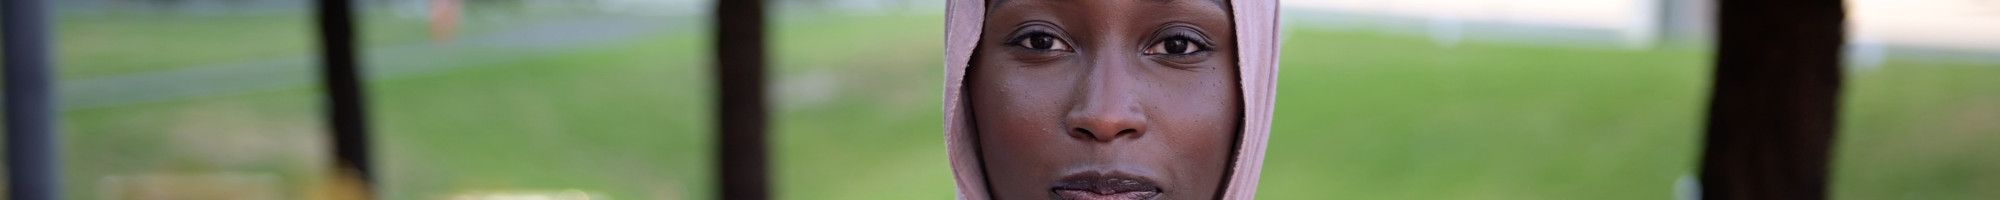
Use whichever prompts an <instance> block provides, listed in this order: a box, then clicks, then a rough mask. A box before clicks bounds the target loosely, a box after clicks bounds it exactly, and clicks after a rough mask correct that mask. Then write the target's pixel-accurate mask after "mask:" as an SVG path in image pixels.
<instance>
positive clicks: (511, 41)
mask: <svg viewBox="0 0 2000 200" xmlns="http://www.w3.org/2000/svg"><path fill="white" fill-rule="evenodd" d="M688 21H690V20H662V19H658V18H652V19H647V18H636V17H612V16H592V17H566V18H562V19H551V20H544V21H541V22H535V23H531V24H529V25H523V26H517V27H512V28H509V29H503V30H498V31H494V32H488V33H482V34H479V35H473V36H470V37H462V38H459V39H460V40H458V41H456V42H454V43H451V44H444V45H434V44H430V43H428V42H424V43H419V44H399V45H390V46H380V47H366V46H364V48H366V50H364V51H363V53H362V55H361V56H362V65H363V66H364V67H366V68H365V70H363V71H364V73H366V74H364V75H363V76H364V77H367V78H368V79H372V80H381V79H390V78H396V77H404V76H409V75H418V74H428V73H442V72H448V71H451V70H454V69H455V68H462V67H466V66H491V65H493V64H500V63H507V62H516V61H519V60H520V59H521V58H522V57H526V55H535V54H546V53H552V52H559V51H564V50H572V49H575V48H581V47H589V46H592V45H602V44H609V43H614V42H622V41H630V40H633V39H638V38H641V37H643V36H646V35H650V34H682V33H686V32H690V31H691V30H688V29H689V28H690V27H692V26H690V25H689V24H688V23H689V22H688ZM317 59H318V56H317V55H299V56H292V57H279V58H269V59H261V60H253V61H244V62H236V63H223V64H213V65H204V66H198V67H189V68H180V69H175V70H167V71H160V72H152V73H143V74H129V75H117V76H107V77H97V78H88V79H80V80H65V81H62V82H61V83H60V84H59V85H58V87H60V88H59V91H58V92H59V94H60V95H61V99H60V101H61V102H62V103H63V107H64V108H65V109H87V108H99V107H107V106H118V105H130V104H137V103H147V102H161V101H171V100H178V99H187V98H194V97H202V96H215V95H230V94H241V93H248V92H255V91H269V90H278V89H289V88H297V87H306V86H311V85H312V84H317V83H318V82H319V76H318V68H317V64H316V61H317Z"/></svg>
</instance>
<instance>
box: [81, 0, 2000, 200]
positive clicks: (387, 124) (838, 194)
mask: <svg viewBox="0 0 2000 200" xmlns="http://www.w3.org/2000/svg"><path fill="white" fill-rule="evenodd" d="M780 18H782V19H784V20H780V22H779V23H776V24H774V25H773V26H772V29H771V30H772V31H775V33H774V34H773V35H772V36H773V37H774V38H773V43H772V44H773V45H774V46H773V47H774V51H773V52H772V56H773V59H774V60H773V61H774V62H773V64H774V66H773V67H774V68H775V70H774V72H773V74H772V77H773V79H772V80H773V83H771V84H770V85H771V87H772V88H771V89H772V90H775V91H774V93H773V95H775V97H776V98H775V99H774V101H773V102H771V103H772V105H773V106H774V108H776V111H777V113H775V115H774V116H773V119H774V121H773V122H774V127H773V130H774V131H775V133H774V134H776V135H775V137H774V138H773V141H772V142H773V145H772V147H773V148H775V149H774V151H773V152H774V153H775V155H774V156H775V158H776V160H775V161H774V162H775V164H776V167H775V170H776V171H775V172H774V173H775V175H776V177H775V178H776V181H777V183H776V184H775V186H776V189H777V195H778V197H780V198H786V199H948V198H951V197H952V195H953V192H952V185H951V183H952V182H951V177H950V175H949V174H950V171H949V170H948V169H947V168H948V167H949V166H948V165H947V163H946V159H945V157H944V151H943V143H942V141H943V137H942V135H941V129H942V127H940V124H941V123H940V118H941V117H940V116H939V115H940V114H941V113H940V112H939V111H938V110H939V109H940V108H941V106H940V105H939V102H938V99H939V97H940V96H939V95H940V92H941V91H942V90H941V88H938V87H939V85H940V84H939V83H940V81H941V80H942V77H941V75H942V74H943V71H942V69H941V68H939V67H940V66H939V63H941V62H942V61H941V60H942V56H941V55H940V53H939V52H942V51H941V44H940V42H941V41H942V39H941V37H942V35H943V34H942V33H941V30H942V28H941V27H940V26H941V25H942V22H941V20H942V17H940V16H935V15H894V14H890V15H869V16H806V17H801V16H786V17H780ZM695 27H705V26H695ZM301 30H303V29H301ZM1291 31H1292V32H1289V33H1288V36H1287V37H1288V38H1287V39H1286V42H1287V43H1286V46H1285V48H1286V49H1285V53H1286V54H1285V55H1284V61H1283V65H1284V68H1283V70H1282V71H1283V72H1282V74H1281V83H1280V84H1279V85H1281V86H1282V87H1281V88H1282V91H1280V92H1279V94H1280V95H1281V96H1279V97H1280V98H1279V100H1278V101H1279V105H1280V107H1279V108H1280V109H1279V112H1277V115H1278V116H1277V117H1276V119H1277V121H1276V122H1275V124H1276V125H1275V126H1276V127H1274V131H1275V132H1276V133H1275V134H1274V136H1273V138H1272V143H1271V146H1270V149H1269V150H1270V155H1269V156H1270V157H1269V158H1268V159H1267V161H1266V166H1265V167H1266V168H1265V169H1264V170H1265V176H1264V177H1262V178H1263V180H1262V181H1263V182H1262V188H1260V189H1261V191H1260V193H1259V195H1260V197H1265V198H1268V199H1326V198H1329V197H1335V198H1352V199H1665V198H1669V197H1671V195H1672V194H1673V193H1672V191H1673V187H1674V185H1675V181H1676V180H1678V179H1680V178H1681V177H1683V176H1692V174H1693V173H1694V167H1695V163H1694V162H1695V160H1696V157H1695V156H1696V154H1697V152H1698V151H1699V148H1698V147H1699V143H1698V141H1699V135H1697V133H1698V132H1700V123H1701V120H1700V119H1701V117H1702V115H1703V112H1702V110H1703V109H1705V106H1703V105H1704V103H1703V101H1705V99H1706V98H1705V95H1706V90H1707V89H1706V88H1707V85H1706V81H1707V79H1706V78H1705V77H1706V76H1707V74H1708V70H1707V68H1706V67H1705V65H1706V64H1707V61H1706V60H1707V54H1706V52H1704V51H1700V50H1689V49H1663V50H1643V51H1628V50H1603V49H1577V48H1558V47H1537V46H1522V45H1510V44H1500V43H1480V42H1470V43H1465V44H1460V45H1458V46H1457V47H1453V48H1443V47H1438V46H1436V45H1432V44H1431V43H1429V41H1427V40H1425V39H1423V38H1422V37H1410V36H1399V35H1385V34H1375V33H1361V32H1344V31H1331V30H1321V29H1312V28H1304V27H1300V28H1296V29H1293V30H1291ZM102 37H107V38H109V37H124V36H102ZM160 37H166V36H160ZM302 37H303V36H302ZM413 37H414V36H413ZM706 37H707V36H704V35H699V34H682V35H664V36H651V37H643V38H640V39H637V40H635V41H633V42H625V43H619V44H609V45H603V46H596V47H590V48H584V49H583V50H578V51H574V52H564V53H554V54H545V55H534V56H528V57H525V58H520V59H521V60H523V62H514V63H505V64H495V65H488V66H474V67H468V68H464V70H460V71H453V72H451V73H440V74H430V75H422V76H410V77H401V78H397V79H391V80H378V81H375V82H371V83H370V89H371V93H372V95H373V96H371V97H370V98H371V101H373V106H374V107H373V108H372V110H371V111H372V112H373V113H372V114H373V115H374V116H375V117H374V118H373V119H374V121H373V122H374V123H375V125H376V126H375V131H376V135H377V136H376V139H377V140H376V141H379V143H378V144H379V145H380V146H377V147H376V148H375V149H376V151H377V152H379V153H380V156H379V157H377V160H376V161H377V162H378V163H380V165H379V166H380V169H382V170H383V173H381V176H382V177H383V180H384V181H385V184H386V185H384V186H383V187H384V188H386V190H387V191H386V192H388V193H387V194H386V195H387V196H388V197H391V198H392V199H438V198H447V197H451V196H452V195H455V194H463V193H475V192H492V191H569V190H576V191H583V192H587V193H591V194H594V195H600V196H605V197H609V198H612V199H708V198H711V197H713V194H712V192H711V190H713V188H712V187H713V186H712V185H710V184H709V183H710V182H712V177H711V175H710V174H711V172H712V171H713V169H712V163H710V162H709V160H711V159H712V157H711V156H710V154H711V151H710V149H712V148H713V146H712V144H710V141H711V140H712V136H710V135H709V134H710V133H709V131H710V130H711V128H710V124H711V123H712V122H711V121H710V119H709V118H710V113H711V112H712V110H711V109H710V108H709V107H710V106H709V105H711V103H712V102H710V101H711V98H712V94H713V93H714V91H712V90H711V89H710V85H709V82H710V80H709V79H708V78H707V77H708V75H709V74H708V73H709V71H708V70H707V67H706V66H707V65H708V60H707V57H708V56H709V53H708V52H707V51H706V50H705V48H706V46H707V45H709V43H708V42H707V38H706ZM71 38H74V37H71ZM154 39H161V38H154ZM133 40H140V39H133ZM160 43H164V42H160ZM298 43H299V44H300V45H304V44H305V43H303V42H298ZM216 48H222V47H216ZM259 48H263V47H259ZM172 52H185V51H172ZM192 54H206V53H192ZM95 55H97V56H91V57H88V58H90V59H97V58H99V57H100V56H104V57H106V59H111V58H109V57H108V56H112V55H123V56H137V57H145V58H149V59H152V57H169V56H156V55H149V54H140V53H122V54H110V53H106V54H95ZM239 55H241V54H239ZM200 56H206V55H187V57H200ZM172 57H178V56H172ZM71 59H83V58H71ZM160 59H167V58H160ZM172 59H179V58H172ZM187 62H196V61H187ZM136 71H140V70H137V69H133V70H129V71H119V70H107V71H104V72H93V73H103V74H116V73H135V72H136ZM79 76H82V75H79ZM1991 77H2000V67H1994V66H1992V65H1991V64H1985V65H1980V64H1949V63H1943V64H1941V63H1934V62H1917V61H1901V60H1892V61H1891V62H1890V64H1888V65H1887V66H1885V67H1883V68H1881V69H1878V70H1875V71H1869V72H1862V73H1857V74H1856V75H1853V76H1852V78H1851V79H1852V80H1851V81H1850V82H1849V83H1848V85H1849V90H1848V93H1847V94H1846V95H1848V96H1849V98H1848V99H1847V100H1846V102H1845V103H1846V106H1847V107H1846V108H1844V109H1847V110H1848V113H1844V114H1843V115H1842V117H1843V120H1844V122H1845V123H1843V124H1842V127H1841V128H1842V129H1843V131H1844V132H1843V135H1842V137H1841V138H1840V141H1841V144H1839V147H1840V148H1841V149H1840V153H1841V154H1840V155H1839V157H1838V160H1837V162H1838V164H1839V165H1837V166H1836V171H1837V172H1836V175H1837V177H1836V180H1837V183H1836V185H1835V189H1836V191H1837V192H1835V194H1836V195H1837V196H1838V197H1841V198H1850V199H1892V198H1917V199H1989V198H1995V197H2000V194H1996V193H1995V192H1993V191H1991V190H1981V189H1979V188H1992V187H1994V186H2000V171H1995V170H1992V169H2000V159H1996V158H2000V154H1994V153H1992V152H2000V151H1996V148H1995V147H1992V146H1993V145H1985V144H1991V143H1994V142H2000V134H1994V133H2000V126H1995V125H1994V124H1993V123H1992V122H1995V121H2000V117H1996V115H1995V114H1994V113H2000V103H1994V102H2000V82H1996V80H2000V79H1994V78H1991ZM315 91H316V89H313V88H295V89H287V90H281V91H270V92H259V93H251V94H241V95H229V96H214V97H204V98H200V99H190V100H182V101H174V102H162V103H149V104H138V105H128V106H117V107H106V108H94V109H87V110H73V111H71V112H68V113H65V116H64V117H65V120H66V123H67V124H65V126H64V128H65V130H67V131H68V133H67V134H68V135H67V136H68V142H69V145H68V148H69V151H68V152H69V158H71V159H70V160H69V164H70V165H69V166H71V170H69V171H68V172H69V173H70V176H69V178H70V180H69V181H68V184H69V186H70V190H71V191H70V193H71V194H72V196H73V197H76V198H80V199H95V198H93V197H96V196H95V195H98V194H100V193H99V190H98V188H97V187H99V186H101V185H99V184H100V182H101V181H102V180H103V178H104V177H108V176H117V175H124V174H148V173H209V172H219V171H234V172H250V173H266V174H274V175H276V176H278V177H281V178H280V181H283V183H285V185H286V186H284V187H280V190H283V191H285V192H286V194H292V195H309V194H310V193H312V192H314V191H316V190H315V189H314V188H316V187H319V186H320V185H319V183H318V182H319V181H320V179H321V178H319V176H318V174H316V173H317V172H318V171H319V170H322V169H321V168H320V167H319V166H323V165H324V162H323V161H322V160H323V159H324V157H323V156H322V155H325V154H326V153H325V152H324V151H323V150H322V149H324V148H325V147H324V144H322V143H323V142H324V140H323V139H321V138H319V135H320V134H322V133H323V130H320V127H322V126H323V125H322V124H320V122H319V120H320V119H319V114H318V113H317V112H316V111H317V109H318V107H317V106H318V104H317V101H318V99H317V98H315V97H316V94H315V93H314V92H315ZM287 197H288V198H287V199H294V198H289V197H290V196H287ZM296 199H305V198H303V197H300V198H296Z"/></svg>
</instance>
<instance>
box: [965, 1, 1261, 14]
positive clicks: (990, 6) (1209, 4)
mask: <svg viewBox="0 0 2000 200" xmlns="http://www.w3.org/2000/svg"><path fill="white" fill-rule="evenodd" d="M1082 1H1106V0H986V3H987V4H986V11H987V12H992V11H993V10H994V9H996V8H1001V7H1005V6H1010V5H1014V4H1021V3H1055V4H1070V3H1079V2H1082ZM1109 1H1140V2H1146V3H1153V4H1161V5H1202V7H1205V8H1216V9H1221V10H1224V11H1227V10H1228V8H1229V2H1228V1H1229V0H1109ZM1196 3H1204V4H1196Z"/></svg>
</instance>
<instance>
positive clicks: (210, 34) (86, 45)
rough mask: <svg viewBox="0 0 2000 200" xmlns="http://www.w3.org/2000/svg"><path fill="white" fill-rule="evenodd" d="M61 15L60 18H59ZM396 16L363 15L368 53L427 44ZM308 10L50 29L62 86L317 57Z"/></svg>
mask: <svg viewBox="0 0 2000 200" xmlns="http://www.w3.org/2000/svg"><path fill="white" fill-rule="evenodd" d="M58 14H64V13H62V12H58ZM392 14H393V13H387V12H370V13H365V14H362V15H361V16H362V20H361V22H360V25H359V26H360V27H358V28H359V30H361V32H360V34H361V35H360V38H359V39H361V40H364V41H367V42H368V43H367V45H399V44H407V43H421V42H425V41H428V40H429V39H430V38H429V37H430V35H429V32H428V31H429V25H430V24H429V23H428V22H425V21H424V19H421V18H401V17H394V16H392ZM312 17H313V16H312V13H311V12H309V10H303V9H301V10H298V11H297V12H285V13H240V14H184V13H183V14H176V13H165V12H135V11H109V12H102V13H69V14H65V15H62V16H61V17H59V18H57V20H58V21H56V22H55V23H53V24H52V25H53V27H54V28H55V29H56V30H55V33H56V36H55V37H54V38H55V39H56V40H57V41H56V43H55V44H54V45H55V50H56V51H57V52H56V53H57V54H56V56H57V57H56V60H55V61H56V63H57V64H58V65H61V66H62V67H61V70H62V71H61V78H63V79H85V78H95V77H104V76H115V75H125V74H134V73H145V72H157V71H164V70H173V69H184V68H198V67H207V66H210V65H215V64H223V63H233V62H247V61H257V60H261V59H272V58H284V57H308V56H317V54H315V53H314V52H317V51H318V50H317V48H319V44H318V41H317V38H316V37H317V36H316V35H318V34H319V33H318V30H319V29H318V27H317V25H315V24H314V23H315V22H314V21H313V18H312ZM506 25H511V24H508V23H506V21H493V20H465V21H463V22H462V23H461V24H460V25H459V26H460V28H459V31H458V32H459V34H458V35H461V36H464V35H474V34H478V33H482V32H487V31H493V30H494V29H499V28H504V27H505V26H506Z"/></svg>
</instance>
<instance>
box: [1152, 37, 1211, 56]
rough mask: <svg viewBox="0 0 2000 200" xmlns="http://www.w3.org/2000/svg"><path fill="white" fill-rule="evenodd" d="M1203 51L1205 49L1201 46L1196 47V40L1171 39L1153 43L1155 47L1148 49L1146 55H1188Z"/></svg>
mask: <svg viewBox="0 0 2000 200" xmlns="http://www.w3.org/2000/svg"><path fill="white" fill-rule="evenodd" d="M1201 51H1203V49H1201V46H1196V45H1195V43H1194V40H1189V39H1187V38H1169V39H1166V40H1160V42H1158V43H1153V46H1151V47H1146V54H1153V55H1159V54H1172V55H1187V54H1194V53H1196V52H1201Z"/></svg>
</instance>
